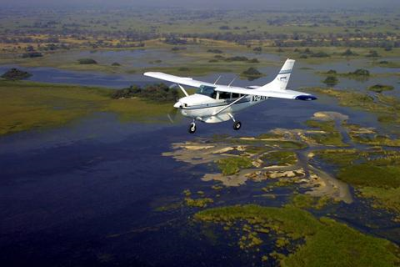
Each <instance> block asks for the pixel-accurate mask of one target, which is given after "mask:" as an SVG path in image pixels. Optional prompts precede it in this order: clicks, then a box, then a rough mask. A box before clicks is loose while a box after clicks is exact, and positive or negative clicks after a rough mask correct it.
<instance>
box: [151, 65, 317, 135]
mask: <svg viewBox="0 0 400 267" xmlns="http://www.w3.org/2000/svg"><path fill="white" fill-rule="evenodd" d="M294 62H295V61H294V60H293V59H287V60H286V62H285V64H284V65H283V67H282V69H281V71H280V72H279V74H278V75H277V76H276V78H275V79H274V80H273V81H272V82H270V83H268V84H266V85H264V86H249V87H247V88H243V87H234V86H231V84H229V85H219V84H218V85H217V84H216V83H217V81H218V80H217V81H216V82H215V83H206V82H201V81H196V80H194V79H192V78H186V77H178V76H174V75H170V74H165V73H162V72H146V73H144V75H145V76H149V77H153V78H156V79H160V80H164V81H168V82H172V83H175V85H177V86H178V87H179V88H180V89H181V90H182V92H183V93H184V94H185V95H186V96H185V97H183V98H181V99H179V101H178V102H176V103H175V105H174V107H175V108H177V109H179V110H180V111H181V113H182V115H183V116H185V117H189V118H191V119H192V120H193V121H192V123H191V124H190V127H189V133H194V132H196V121H202V122H205V123H218V122H223V121H228V120H232V121H233V129H234V130H239V129H240V128H241V127H242V123H241V122H240V121H237V120H235V118H234V116H233V115H234V114H235V113H237V112H238V111H240V110H242V109H245V108H248V107H251V106H253V105H255V104H259V103H261V102H263V101H264V100H267V99H269V98H283V99H295V100H305V101H308V100H316V99H317V98H316V97H315V96H313V95H310V94H307V93H303V92H298V91H292V90H287V89H286V86H287V84H288V82H289V78H290V74H291V72H292V69H293V65H294ZM182 85H186V86H189V87H195V88H198V89H197V91H196V93H195V94H193V95H189V94H188V93H187V92H186V90H185V89H184V88H183V87H182Z"/></svg>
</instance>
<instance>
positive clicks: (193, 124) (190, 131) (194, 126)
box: [189, 122, 196, 134]
mask: <svg viewBox="0 0 400 267" xmlns="http://www.w3.org/2000/svg"><path fill="white" fill-rule="evenodd" d="M195 132H196V123H194V122H192V123H191V124H190V126H189V133H191V134H194V133H195Z"/></svg>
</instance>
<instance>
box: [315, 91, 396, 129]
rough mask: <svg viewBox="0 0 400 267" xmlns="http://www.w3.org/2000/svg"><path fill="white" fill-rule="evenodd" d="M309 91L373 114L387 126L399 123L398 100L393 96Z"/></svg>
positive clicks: (342, 104)
mask: <svg viewBox="0 0 400 267" xmlns="http://www.w3.org/2000/svg"><path fill="white" fill-rule="evenodd" d="M307 89H308V90H310V91H313V92H316V93H320V94H324V95H328V96H331V97H335V98H337V100H338V102H339V105H341V106H346V107H351V108H355V109H359V110H363V111H368V112H371V113H374V114H376V115H377V116H378V120H379V121H382V122H384V123H387V124H392V125H393V124H397V123H399V122H400V117H399V114H400V112H399V110H400V99H399V98H397V97H394V96H386V95H383V94H377V95H375V96H372V95H369V94H367V93H363V92H358V91H353V90H338V89H332V88H307Z"/></svg>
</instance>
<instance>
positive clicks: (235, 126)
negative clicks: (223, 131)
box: [233, 121, 242, 131]
mask: <svg viewBox="0 0 400 267" xmlns="http://www.w3.org/2000/svg"><path fill="white" fill-rule="evenodd" d="M241 127H242V123H241V122H240V121H235V122H234V123H233V130H235V131H237V130H239V129H240V128H241Z"/></svg>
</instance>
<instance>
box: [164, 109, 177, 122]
mask: <svg viewBox="0 0 400 267" xmlns="http://www.w3.org/2000/svg"><path fill="white" fill-rule="evenodd" d="M177 114H178V109H177V108H172V109H171V110H170V111H169V112H168V114H167V117H168V119H169V120H170V121H171V123H175V119H176V116H177Z"/></svg>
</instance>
